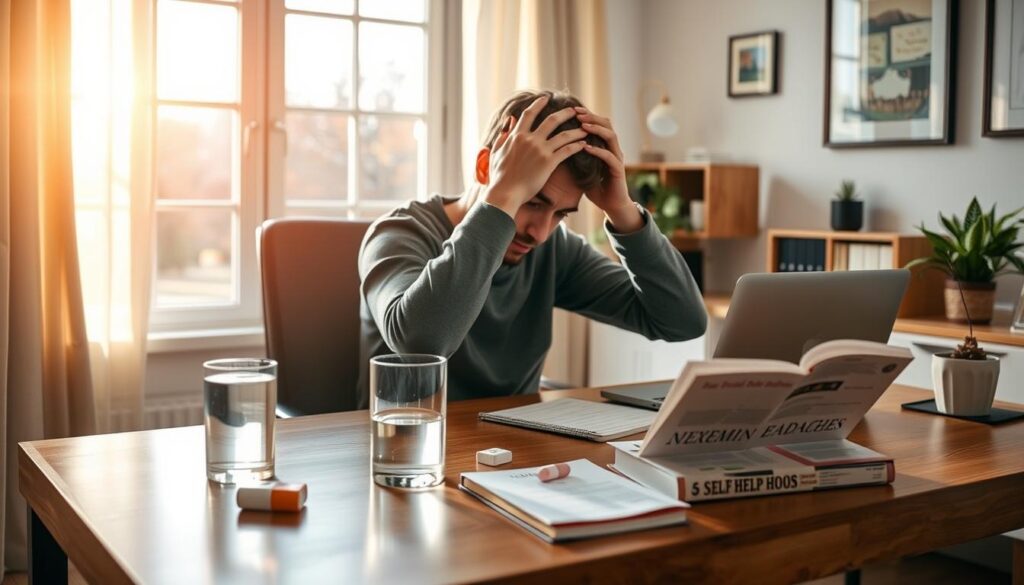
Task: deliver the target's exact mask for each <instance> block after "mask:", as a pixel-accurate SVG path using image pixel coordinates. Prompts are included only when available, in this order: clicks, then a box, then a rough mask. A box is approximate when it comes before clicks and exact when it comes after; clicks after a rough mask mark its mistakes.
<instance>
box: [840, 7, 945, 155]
mask: <svg viewBox="0 0 1024 585" xmlns="http://www.w3.org/2000/svg"><path fill="white" fill-rule="evenodd" d="M956 28H957V27H956V0H827V9H826V20H825V132H824V144H825V146H827V147H829V148H845V147H865V146H910V145H917V144H951V143H952V142H953V110H954V107H953V106H954V88H955V87H956V84H955V83H954V79H953V75H954V71H955V70H956V66H955V62H954V60H955V56H956V55H955V51H956V37H955V35H956Z"/></svg>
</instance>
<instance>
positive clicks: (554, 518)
mask: <svg viewBox="0 0 1024 585" xmlns="http://www.w3.org/2000/svg"><path fill="white" fill-rule="evenodd" d="M568 465H569V467H570V473H569V476H568V477H565V478H562V479H556V480H554V481H550V482H547V483H544V482H541V481H540V480H539V479H537V471H538V470H539V469H540V468H539V467H533V468H525V469H507V470H499V471H477V472H468V473H463V474H462V479H461V481H460V483H459V487H460V488H462V489H463V490H465V491H467V492H469V493H470V494H472V495H474V496H476V497H477V498H479V499H480V500H482V501H483V502H484V503H485V504H487V505H488V506H490V507H491V508H494V509H495V510H496V511H498V512H499V513H501V515H503V516H505V517H506V518H508V519H510V520H512V521H514V522H515V523H516V524H518V525H520V526H522V527H523V528H525V529H526V530H528V531H529V532H531V533H533V534H535V535H537V536H539V537H541V538H543V539H544V540H547V541H548V542H557V541H563V540H572V539H578V538H589V537H592V536H602V535H606V534H617V533H620V532H627V531H632V530H645V529H648V528H657V527H661V526H672V525H676V524H682V523H685V522H686V504H683V503H681V502H679V501H678V500H675V499H673V498H670V497H666V496H664V495H662V494H659V493H656V492H654V491H651V490H648V489H646V488H643V487H641V486H639V485H637V484H635V483H633V482H631V481H629V480H627V479H624V478H622V477H619V476H618V475H616V474H614V473H612V472H610V471H608V470H607V469H604V468H602V467H599V466H597V465H595V464H593V463H591V462H590V461H588V460H586V459H577V460H575V461H570V462H568Z"/></svg>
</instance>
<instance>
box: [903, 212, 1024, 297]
mask: <svg viewBox="0 0 1024 585" xmlns="http://www.w3.org/2000/svg"><path fill="white" fill-rule="evenodd" d="M1021 211H1024V207H1022V208H1020V209H1018V210H1016V211H1014V212H1012V213H1007V214H1006V215H1003V216H1000V217H996V206H995V205H993V206H992V209H991V210H989V212H988V213H984V212H982V210H981V205H980V204H979V203H978V198H977V197H975V198H973V199H971V203H970V205H968V207H967V213H966V215H965V216H964V219H963V221H962V222H961V221H960V218H959V217H957V216H956V215H955V214H954V215H953V216H952V217H946V216H944V215H942V214H941V213H939V221H941V222H942V225H943V227H945V228H946V232H947V235H942V234H939V233H937V232H933V231H931V230H929V229H927V228H925V227H924V224H922V225H921V226H919V227H918V230H920V231H921V233H922V234H924V235H925V237H926V238H928V241H929V243H931V245H932V255H931V256H925V257H922V258H917V259H915V260H911V261H910V262H909V263H908V264H907V268H912V267H914V266H926V267H930V268H935V269H937V270H941V271H942V272H945V273H946V275H947V276H948V277H949V278H950V279H951V280H955V281H957V282H961V283H989V282H992V281H993V280H994V279H995V277H997V276H1000V275H1002V274H1012V273H1018V274H1024V258H1021V257H1020V256H1018V255H1017V250H1019V249H1020V248H1022V247H1024V242H1018V241H1017V234H1018V232H1019V231H1020V228H1019V225H1020V224H1024V221H1015V220H1016V217H1017V216H1018V215H1019V214H1020V213H1021Z"/></svg>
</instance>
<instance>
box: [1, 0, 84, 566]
mask: <svg viewBox="0 0 1024 585" xmlns="http://www.w3.org/2000/svg"><path fill="white" fill-rule="evenodd" d="M69 41H70V6H69V2H68V0H0V421H2V424H3V433H0V434H2V436H0V442H2V445H0V458H3V462H2V463H3V464H2V465H0V469H2V470H3V473H2V475H0V493H2V495H3V498H4V506H3V508H2V510H0V524H2V525H3V536H2V537H0V553H2V557H3V559H4V568H5V570H6V569H23V568H25V566H26V562H27V546H26V528H27V526H26V508H25V501H24V500H23V499H22V498H21V496H20V494H19V493H18V475H17V470H18V464H17V461H18V457H17V449H18V447H17V445H18V442H20V441H28V440H33V439H42V438H52V437H64V436H68V435H83V434H88V433H92V432H94V430H95V428H96V418H95V408H94V406H95V402H94V395H93V389H92V384H91V378H90V368H89V355H88V350H87V341H86V333H85V319H84V314H83V308H82V295H81V282H80V276H79V268H78V253H77V249H76V243H75V217H74V211H75V210H74V193H73V187H72V165H71V127H70V113H71V112H70V110H71V105H70V91H69V90H70V71H69V70H70V57H71V51H70V46H69Z"/></svg>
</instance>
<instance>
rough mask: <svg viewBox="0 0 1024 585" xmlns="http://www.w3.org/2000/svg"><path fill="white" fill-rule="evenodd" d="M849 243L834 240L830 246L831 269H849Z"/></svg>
mask: <svg viewBox="0 0 1024 585" xmlns="http://www.w3.org/2000/svg"><path fill="white" fill-rule="evenodd" d="M849 261H850V244H848V243H846V242H836V243H835V245H834V247H833V248H832V270H849Z"/></svg>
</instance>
